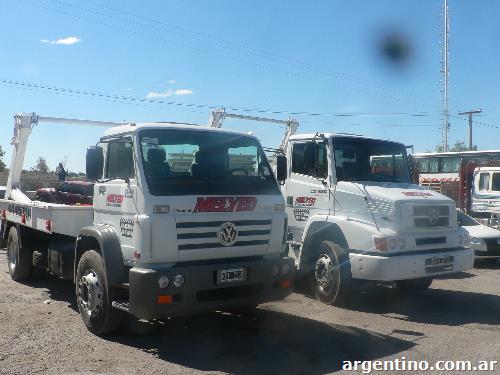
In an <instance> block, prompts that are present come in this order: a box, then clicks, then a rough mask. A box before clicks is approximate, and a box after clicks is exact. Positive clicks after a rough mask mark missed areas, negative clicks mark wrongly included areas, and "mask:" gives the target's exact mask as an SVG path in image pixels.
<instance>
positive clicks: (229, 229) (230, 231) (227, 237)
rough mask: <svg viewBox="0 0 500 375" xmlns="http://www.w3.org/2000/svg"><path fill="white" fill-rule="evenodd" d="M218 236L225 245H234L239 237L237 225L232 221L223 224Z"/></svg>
mask: <svg viewBox="0 0 500 375" xmlns="http://www.w3.org/2000/svg"><path fill="white" fill-rule="evenodd" d="M217 238H218V239H219V241H220V243H221V244H222V245H224V246H231V245H234V243H235V242H236V240H237V239H238V230H237V229H236V225H234V224H233V223H230V222H227V223H224V224H222V225H221V226H220V228H219V231H218V232H217Z"/></svg>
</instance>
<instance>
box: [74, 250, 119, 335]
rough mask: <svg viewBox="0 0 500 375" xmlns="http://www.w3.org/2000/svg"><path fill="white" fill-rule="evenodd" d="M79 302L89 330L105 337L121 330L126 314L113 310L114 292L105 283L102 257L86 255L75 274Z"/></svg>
mask: <svg viewBox="0 0 500 375" xmlns="http://www.w3.org/2000/svg"><path fill="white" fill-rule="evenodd" d="M76 280H77V282H76V300H77V304H78V310H79V311H80V315H81V317H82V319H83V322H84V324H85V326H86V327H87V329H88V330H89V331H90V332H92V333H94V334H96V335H103V334H106V333H110V332H113V331H115V330H117V329H118V328H120V326H121V325H122V323H123V321H124V318H125V316H126V313H125V312H123V311H121V310H118V309H115V308H113V307H112V306H111V303H112V302H113V300H112V298H113V295H112V294H113V291H112V289H111V288H110V287H109V286H108V284H107V281H106V273H105V271H104V262H103V260H102V257H101V255H100V254H99V253H98V252H96V251H94V250H89V251H87V252H85V253H84V254H83V255H82V257H81V258H80V261H79V262H78V268H77V271H76Z"/></svg>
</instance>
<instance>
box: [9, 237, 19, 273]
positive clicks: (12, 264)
mask: <svg viewBox="0 0 500 375" xmlns="http://www.w3.org/2000/svg"><path fill="white" fill-rule="evenodd" d="M16 245H17V244H15V243H14V241H9V244H8V245H7V258H8V260H9V270H10V273H14V272H15V270H16V265H17V246H16Z"/></svg>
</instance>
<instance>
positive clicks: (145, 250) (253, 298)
mask: <svg viewBox="0 0 500 375" xmlns="http://www.w3.org/2000/svg"><path fill="white" fill-rule="evenodd" d="M14 119H15V128H14V138H13V142H12V144H13V155H12V163H11V169H10V173H9V178H8V183H7V189H6V194H5V199H1V200H0V214H1V218H2V229H3V240H4V241H5V242H6V243H7V256H8V268H9V272H10V274H11V277H12V279H14V280H16V281H17V280H23V279H26V278H28V277H29V276H30V274H31V271H32V269H33V267H37V268H41V269H45V270H48V271H50V272H51V273H53V274H55V275H57V276H59V277H61V278H65V279H72V280H73V281H74V283H75V286H76V288H75V290H76V299H77V304H78V308H79V311H80V314H81V317H82V319H83V321H84V323H85V325H86V327H87V328H88V329H89V330H90V331H91V332H94V333H95V334H104V333H107V332H111V331H113V330H115V329H117V328H118V327H119V326H120V323H121V322H122V320H123V317H124V315H126V313H127V312H128V313H130V314H132V315H134V316H136V317H137V318H142V319H155V318H159V319H161V318H165V317H169V316H172V315H175V314H193V313H196V312H199V311H206V310H220V309H232V308H236V309H240V308H253V307H255V306H257V305H258V304H259V303H262V302H266V301H272V300H278V299H282V298H284V297H285V296H287V295H288V294H289V293H290V292H291V288H292V286H293V277H294V272H295V266H294V261H293V259H291V258H289V257H287V256H285V250H286V227H287V219H286V213H285V212H284V200H283V197H282V195H281V193H280V189H279V186H278V184H277V181H276V179H275V177H274V175H273V173H272V170H271V168H270V165H269V164H268V161H267V159H266V156H265V154H264V151H263V150H262V147H261V145H260V143H259V142H258V140H257V139H256V138H255V137H253V136H249V135H246V134H242V133H239V132H232V131H226V130H223V131H221V130H220V129H211V128H209V127H203V126H196V125H189V124H178V123H144V124H139V123H137V124H136V123H109V122H99V121H86V120H75V119H63V118H54V117H42V116H37V115H36V114H34V113H23V114H19V115H16V116H15V117H14ZM42 122H46V123H60V124H80V125H97V126H110V127H111V128H110V129H108V130H107V131H106V132H105V134H104V136H102V137H101V139H100V140H99V142H98V144H97V146H91V147H89V148H88V149H87V155H86V172H87V177H88V179H90V180H95V181H96V182H95V185H94V196H93V204H92V205H87V206H85V205H75V206H68V205H62V204H56V203H45V202H40V201H31V200H30V199H29V198H28V197H27V196H26V195H25V194H24V193H23V192H22V190H21V186H20V176H21V170H22V164H23V161H24V156H25V152H26V147H27V142H28V138H29V135H30V133H31V131H32V129H33V128H34V127H35V126H36V125H38V124H40V123H42Z"/></svg>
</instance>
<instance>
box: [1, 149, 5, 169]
mask: <svg viewBox="0 0 500 375" xmlns="http://www.w3.org/2000/svg"><path fill="white" fill-rule="evenodd" d="M4 155H5V151H4V150H3V149H2V146H0V172H3V171H5V163H4V161H3V157H4Z"/></svg>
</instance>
